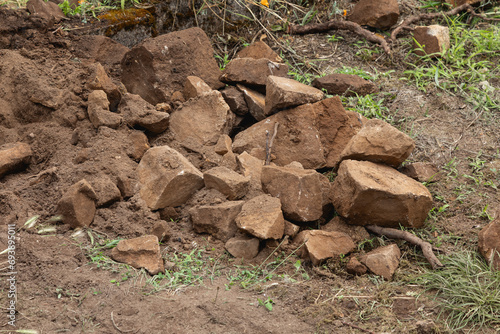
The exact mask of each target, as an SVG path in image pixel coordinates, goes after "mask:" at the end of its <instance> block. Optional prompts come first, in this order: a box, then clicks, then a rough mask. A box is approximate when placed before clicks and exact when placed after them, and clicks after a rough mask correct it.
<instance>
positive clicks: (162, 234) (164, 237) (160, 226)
mask: <svg viewBox="0 0 500 334" xmlns="http://www.w3.org/2000/svg"><path fill="white" fill-rule="evenodd" d="M151 235H154V236H156V237H157V238H158V241H159V242H167V241H168V240H170V238H171V237H172V230H171V229H170V226H169V224H168V222H166V221H164V220H160V221H159V222H157V223H155V224H154V226H153V228H152V229H151Z"/></svg>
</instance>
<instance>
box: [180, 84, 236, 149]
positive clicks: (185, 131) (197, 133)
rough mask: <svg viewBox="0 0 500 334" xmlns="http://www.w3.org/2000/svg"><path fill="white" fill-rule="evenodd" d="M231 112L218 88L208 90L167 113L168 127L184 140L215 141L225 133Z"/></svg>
mask: <svg viewBox="0 0 500 334" xmlns="http://www.w3.org/2000/svg"><path fill="white" fill-rule="evenodd" d="M233 120H234V114H233V113H231V110H229V106H228V105H227V104H226V102H225V101H224V99H223V98H222V94H221V93H220V92H219V91H211V92H208V93H205V94H203V95H201V96H198V97H196V98H193V99H190V100H189V101H187V102H185V103H184V104H183V105H182V106H181V107H180V108H179V109H177V110H175V111H174V112H173V113H172V114H171V116H170V130H171V131H172V133H173V134H174V137H175V139H176V140H177V141H179V142H180V143H184V144H196V145H205V144H215V143H216V142H217V140H218V139H219V137H220V136H221V135H223V134H228V133H229V131H230V130H231V128H232V126H233Z"/></svg>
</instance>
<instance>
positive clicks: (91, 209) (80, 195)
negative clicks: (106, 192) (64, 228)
mask: <svg viewBox="0 0 500 334" xmlns="http://www.w3.org/2000/svg"><path fill="white" fill-rule="evenodd" d="M96 201H97V195H96V193H95V191H94V189H93V188H92V186H91V185H90V183H88V182H87V180H85V179H83V180H80V181H78V182H77V183H75V184H73V185H72V186H71V187H69V188H68V190H66V192H65V193H64V195H63V196H62V198H61V199H60V200H59V202H58V203H57V209H56V212H57V213H58V214H60V215H61V216H62V219H63V222H64V223H66V224H69V225H70V226H71V227H72V228H77V227H88V226H89V225H90V224H91V223H92V221H93V220H94V215H95V202H96Z"/></svg>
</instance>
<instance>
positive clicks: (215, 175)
mask: <svg viewBox="0 0 500 334" xmlns="http://www.w3.org/2000/svg"><path fill="white" fill-rule="evenodd" d="M203 179H204V180H205V187H207V188H213V189H216V190H218V191H219V192H221V193H223V194H224V195H226V197H227V199H229V200H230V201H234V200H236V199H240V198H242V197H244V196H245V195H246V193H247V190H248V183H249V181H250V180H249V178H248V177H245V176H243V175H241V174H238V173H236V172H235V171H233V170H231V169H228V168H226V167H215V168H212V169H210V170H208V171H206V172H205V173H203Z"/></svg>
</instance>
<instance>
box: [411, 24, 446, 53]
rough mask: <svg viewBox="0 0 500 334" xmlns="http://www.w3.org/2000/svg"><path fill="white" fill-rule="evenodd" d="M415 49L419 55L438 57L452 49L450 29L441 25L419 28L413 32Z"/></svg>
mask: <svg viewBox="0 0 500 334" xmlns="http://www.w3.org/2000/svg"><path fill="white" fill-rule="evenodd" d="M413 38H414V41H413V49H414V52H415V53H416V54H417V55H419V56H423V55H426V54H427V55H433V56H438V55H439V54H441V53H442V52H443V51H445V50H448V49H449V48H450V29H449V28H448V27H444V26H440V25H430V26H419V27H415V29H414V30H413Z"/></svg>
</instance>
